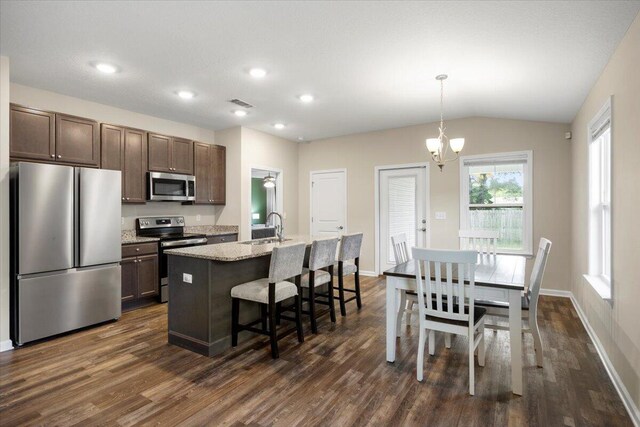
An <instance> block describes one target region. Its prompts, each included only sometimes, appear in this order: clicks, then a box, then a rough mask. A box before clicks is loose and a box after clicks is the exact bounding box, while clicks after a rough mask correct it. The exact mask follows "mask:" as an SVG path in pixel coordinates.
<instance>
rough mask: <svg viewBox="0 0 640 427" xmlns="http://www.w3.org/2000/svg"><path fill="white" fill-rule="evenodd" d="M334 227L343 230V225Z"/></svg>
mask: <svg viewBox="0 0 640 427" xmlns="http://www.w3.org/2000/svg"><path fill="white" fill-rule="evenodd" d="M336 228H337V229H338V230H344V227H343V226H341V225H339V226H337V227H336Z"/></svg>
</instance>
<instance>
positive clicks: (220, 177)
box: [196, 145, 227, 205]
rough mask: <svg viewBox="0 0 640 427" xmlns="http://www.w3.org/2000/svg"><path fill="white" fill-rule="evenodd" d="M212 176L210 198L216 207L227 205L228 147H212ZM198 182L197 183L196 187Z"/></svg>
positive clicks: (210, 152)
mask: <svg viewBox="0 0 640 427" xmlns="http://www.w3.org/2000/svg"><path fill="white" fill-rule="evenodd" d="M209 154H210V159H211V165H212V166H213V167H212V169H211V172H212V175H211V178H210V181H211V190H210V194H209V195H210V197H211V202H212V203H213V204H214V205H224V204H225V203H227V147H224V146H222V145H212V146H211V149H210V151H209ZM197 185H198V181H196V186H197Z"/></svg>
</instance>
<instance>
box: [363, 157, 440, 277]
mask: <svg viewBox="0 0 640 427" xmlns="http://www.w3.org/2000/svg"><path fill="white" fill-rule="evenodd" d="M421 167H424V168H425V173H424V177H425V183H424V184H425V185H424V188H425V191H426V194H425V199H424V202H425V218H427V236H426V237H425V241H426V247H431V221H430V219H431V198H430V195H431V189H430V187H429V184H430V183H431V179H430V175H429V174H430V169H429V162H421V163H404V164H399V165H383V166H375V167H374V181H375V186H374V190H373V191H374V200H375V208H374V213H375V226H374V227H375V228H374V236H375V248H374V251H373V257H374V261H375V272H376V274H378V275H379V274H380V273H381V271H380V255H379V254H380V172H382V171H384V170H393V169H412V168H421Z"/></svg>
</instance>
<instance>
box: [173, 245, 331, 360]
mask: <svg viewBox="0 0 640 427" xmlns="http://www.w3.org/2000/svg"><path fill="white" fill-rule="evenodd" d="M329 237H331V236H322V237H312V236H297V235H296V236H287V237H286V240H285V241H284V242H282V243H280V242H277V239H260V240H252V241H245V242H231V243H222V244H217V245H206V246H192V247H188V248H181V249H171V250H168V251H166V254H167V255H168V266H169V274H168V277H169V310H168V315H169V337H168V339H169V343H170V344H174V345H178V346H180V347H183V348H186V349H189V350H191V351H194V352H196V353H200V354H203V355H205V356H214V355H216V354H219V353H221V352H223V351H224V350H226V349H228V348H229V347H231V294H230V293H231V288H233V287H234V286H236V285H239V284H241V283H245V282H250V281H252V280H256V279H260V278H264V277H268V276H269V263H270V260H271V252H272V251H273V248H274V247H277V246H281V245H290V244H295V243H301V242H303V243H305V244H307V254H306V257H305V258H306V259H308V256H309V249H310V246H311V243H312V242H313V240H318V239H321V238H329ZM274 240H275V241H274ZM305 262H306V261H305ZM240 304H241V309H240V321H241V323H249V322H250V321H252V320H256V319H258V318H260V309H259V306H258V304H251V303H245V302H244V301H241V303H240ZM251 336H252V335H249V334H245V333H242V332H241V333H240V337H239V340H240V341H243V340H246V339H248V338H250V337H251Z"/></svg>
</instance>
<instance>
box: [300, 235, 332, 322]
mask: <svg viewBox="0 0 640 427" xmlns="http://www.w3.org/2000/svg"><path fill="white" fill-rule="evenodd" d="M337 250H338V238H337V237H336V238H334V239H323V240H314V241H313V243H312V244H311V252H310V254H309V268H303V269H302V280H301V282H300V285H301V289H300V291H299V292H300V295H301V296H302V301H303V302H305V301H306V302H307V303H308V304H309V310H308V311H305V310H302V313H303V314H308V315H309V317H310V318H311V332H313V333H314V334H317V333H318V326H317V321H316V319H317V318H318V317H319V316H318V315H317V313H316V304H322V305H328V306H329V314H330V316H331V321H332V322H333V323H335V322H336V309H335V306H334V304H333V263H334V262H335V259H336V251H337ZM324 269H326V271H325V270H324ZM327 284H328V286H327V293H321V292H318V291H317V290H316V288H319V287H321V286H323V285H327ZM302 288H307V293H308V297H307V298H305V297H304V294H303V293H302ZM318 298H322V299H318ZM325 298H326V299H325ZM324 313H326V311H325V312H324ZM324 313H323V314H324Z"/></svg>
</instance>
